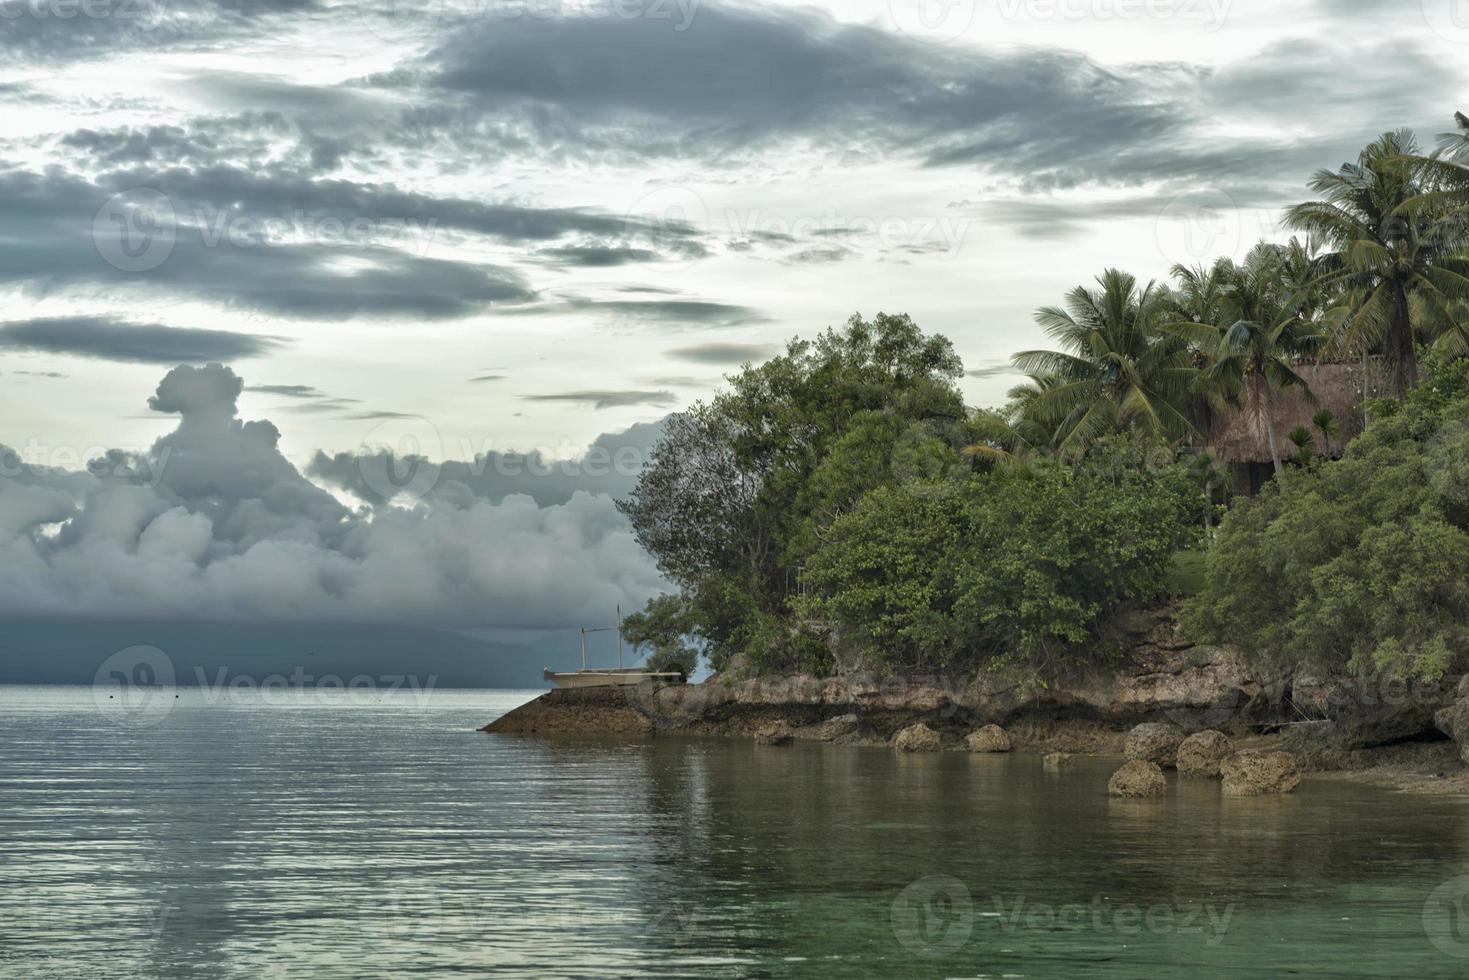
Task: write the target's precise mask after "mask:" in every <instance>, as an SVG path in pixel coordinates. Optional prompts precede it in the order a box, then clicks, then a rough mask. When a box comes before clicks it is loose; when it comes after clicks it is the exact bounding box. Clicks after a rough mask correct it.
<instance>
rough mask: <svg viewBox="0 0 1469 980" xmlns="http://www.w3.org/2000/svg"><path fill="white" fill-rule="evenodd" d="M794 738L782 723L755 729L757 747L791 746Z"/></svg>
mask: <svg viewBox="0 0 1469 980" xmlns="http://www.w3.org/2000/svg"><path fill="white" fill-rule="evenodd" d="M792 737H793V736H792V735H791V730H790V728H789V727H788V726H786V725H785V724H782V723H780V722H777V723H775V724H773V725H761V726H760V727H759V728H757V729H755V744H756V745H789V744H790V741H791V738H792Z"/></svg>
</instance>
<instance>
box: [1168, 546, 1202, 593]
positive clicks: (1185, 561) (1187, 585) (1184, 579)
mask: <svg viewBox="0 0 1469 980" xmlns="http://www.w3.org/2000/svg"><path fill="white" fill-rule="evenodd" d="M1203 588H1204V552H1202V551H1180V552H1179V553H1178V554H1176V555H1174V556H1173V560H1172V561H1171V562H1169V564H1168V576H1167V578H1166V580H1165V581H1164V590H1165V591H1166V592H1167V593H1168V594H1169V595H1170V596H1189V595H1195V594H1197V593H1198V592H1200V591H1202V590H1203Z"/></svg>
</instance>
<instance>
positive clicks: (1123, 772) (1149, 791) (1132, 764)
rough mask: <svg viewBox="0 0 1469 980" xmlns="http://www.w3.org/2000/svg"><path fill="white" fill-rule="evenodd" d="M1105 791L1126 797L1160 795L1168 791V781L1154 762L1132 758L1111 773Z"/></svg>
mask: <svg viewBox="0 0 1469 980" xmlns="http://www.w3.org/2000/svg"><path fill="white" fill-rule="evenodd" d="M1107 792H1108V794H1110V795H1112V796H1121V797H1126V798H1139V797H1144V796H1162V795H1163V794H1164V793H1166V792H1168V781H1167V780H1166V779H1164V778H1163V770H1162V769H1160V768H1159V767H1158V765H1157V764H1156V763H1153V762H1148V761H1147V760H1146V759H1132V760H1130V761H1128V762H1126V763H1124V764H1123V766H1122V768H1121V769H1118V770H1117V771H1116V772H1114V773H1113V774H1112V778H1111V779H1109V780H1108V781H1107Z"/></svg>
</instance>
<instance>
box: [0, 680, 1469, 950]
mask: <svg viewBox="0 0 1469 980" xmlns="http://www.w3.org/2000/svg"><path fill="white" fill-rule="evenodd" d="M518 697H519V696H517V695H509V694H497V693H493V692H471V693H460V692H435V693H434V694H433V696H432V697H430V698H427V699H426V700H425V699H417V700H414V699H406V698H405V699H400V700H395V699H393V698H380V699H375V700H374V701H372V702H371V703H367V704H354V705H349V706H341V705H335V704H329V705H322V704H316V705H311V704H301V705H294V706H282V705H279V704H277V705H273V706H267V705H258V704H257V705H253V706H252V705H250V704H248V703H231V704H204V703H194V702H191V701H190V700H189V699H188V698H183V699H181V701H180V704H179V705H178V706H177V707H176V708H175V709H174V710H173V711H172V712H171V713H170V715H169V717H168V718H167V719H166V720H165V722H164V723H163V724H162V725H161V726H159V727H158V728H156V729H142V730H128V729H122V728H119V727H118V726H116V725H114V724H112V723H111V722H109V721H108V719H106V718H105V717H103V716H102V715H101V713H100V712H98V711H97V709H96V708H95V706H94V705H93V704H92V703H91V700H90V697H89V694H88V692H86V691H81V692H77V691H69V690H58V689H48V690H44V691H37V690H35V689H31V690H23V689H3V690H0V738H3V739H4V742H5V745H6V747H7V750H6V752H5V753H4V755H3V756H0V803H3V806H0V833H3V835H4V838H3V839H4V840H5V841H6V847H5V848H4V850H3V851H0V974H4V975H20V976H48V975H49V976H95V975H106V976H124V975H125V976H140V977H159V978H164V977H166V978H173V977H185V976H201V975H205V976H212V977H242V978H243V977H260V976H275V975H279V976H286V975H289V976H301V975H309V976H313V977H349V976H350V977H356V976H363V975H381V976H401V975H405V974H409V973H414V972H436V973H445V974H450V975H453V974H462V975H472V976H481V975H484V974H485V973H486V972H491V971H493V972H495V973H497V974H500V975H512V976H514V975H521V976H543V975H584V976H590V975H596V976H603V975H609V974H624V975H625V974H639V975H649V974H655V975H656V974H663V975H677V976H732V975H740V976H821V977H830V976H871V975H874V974H889V975H904V976H925V975H933V976H975V975H981V974H986V973H990V974H1000V973H1007V974H1013V975H1030V976H1054V975H1058V974H1066V973H1072V972H1076V971H1078V970H1082V969H1084V970H1085V971H1086V972H1087V973H1088V974H1090V975H1094V976H1119V977H1120V976H1136V975H1139V974H1140V973H1148V974H1150V975H1164V976H1166V975H1177V976H1184V975H1189V976H1196V975H1198V974H1199V973H1201V972H1202V973H1205V974H1207V973H1209V972H1210V971H1211V970H1224V969H1226V968H1228V969H1229V970H1230V971H1231V972H1232V973H1235V974H1239V975H1251V974H1252V973H1253V974H1256V975H1262V976H1267V975H1268V976H1275V975H1280V974H1282V973H1285V972H1287V971H1289V970H1298V971H1301V972H1306V973H1310V974H1311V975H1333V974H1335V975H1342V976H1360V975H1374V974H1375V975H1381V976H1394V975H1402V974H1404V973H1412V974H1414V975H1416V976H1457V975H1460V973H1461V972H1462V968H1463V967H1464V966H1466V964H1469V959H1466V958H1460V957H1458V956H1457V955H1456V954H1457V952H1459V951H1460V946H1459V945H1458V941H1457V939H1456V938H1455V936H1456V934H1455V933H1454V932H1453V928H1452V926H1453V923H1452V922H1451V921H1449V920H1447V919H1445V920H1444V921H1445V922H1446V923H1447V925H1445V926H1444V927H1443V928H1438V927H1437V925H1435V923H1438V919H1437V918H1434V916H1439V909H1438V907H1437V906H1433V907H1429V905H1428V904H1427V903H1429V902H1430V896H1432V895H1435V894H1439V899H1437V901H1439V903H1440V904H1441V905H1443V907H1444V908H1446V909H1449V910H1450V911H1453V910H1454V909H1457V908H1458V907H1459V906H1456V905H1454V903H1453V902H1452V901H1448V902H1447V904H1445V903H1444V900H1443V898H1442V894H1441V893H1442V889H1441V888H1440V889H1439V892H1438V893H1436V892H1435V889H1436V888H1439V886H1441V885H1442V884H1443V883H1444V882H1445V881H1446V880H1452V879H1453V876H1455V875H1458V874H1462V873H1464V872H1466V871H1469V819H1466V812H1465V810H1464V808H1463V807H1462V806H1461V805H1460V803H1459V801H1454V800H1419V799H1412V798H1408V797H1401V796H1392V795H1388V794H1384V793H1379V792H1375V791H1369V790H1364V789H1362V788H1359V787H1355V786H1352V785H1349V784H1334V783H1320V782H1316V783H1307V784H1306V785H1305V786H1303V787H1302V789H1301V791H1299V792H1298V793H1296V794H1293V795H1291V796H1287V797H1262V798H1245V799H1225V798H1223V797H1221V795H1220V793H1219V786H1218V784H1217V783H1216V782H1211V781H1170V788H1169V795H1168V797H1167V798H1166V799H1162V800H1139V801H1119V800H1112V799H1109V798H1108V797H1107V795H1106V782H1107V777H1108V775H1109V774H1110V772H1111V770H1112V768H1113V767H1114V763H1113V762H1110V761H1108V760H1098V759H1088V758H1079V759H1077V760H1076V761H1075V763H1074V764H1073V765H1072V766H1071V767H1069V768H1068V769H1066V770H1065V771H1064V772H1062V773H1059V774H1057V773H1051V772H1047V771H1045V770H1044V768H1043V767H1042V765H1041V761H1040V759H1039V757H1036V756H1028V755H1023V754H1014V755H1010V756H988V755H986V756H970V755H967V754H963V753H943V754H938V755H917V756H911V755H901V754H897V753H893V752H890V751H887V750H884V749H872V748H851V747H839V746H830V745H817V744H807V743H798V744H796V745H792V746H787V747H770V746H756V745H753V744H750V743H748V742H744V741H718V740H701V739H670V738H663V739H622V740H612V741H603V740H595V739H585V738H583V739H536V738H515V737H492V736H486V735H483V734H480V733H478V732H476V731H474V729H475V728H477V727H478V726H479V725H482V724H483V723H484V722H485V721H486V720H488V718H490V717H492V716H493V715H494V714H495V713H497V712H499V711H502V710H505V709H506V708H508V707H509V706H511V705H513V704H514V703H515V702H516V700H517V699H518ZM1450 898H1452V896H1450ZM1425 916H1427V918H1425ZM1440 917H1441V916H1440ZM1425 922H1427V923H1428V924H1429V926H1432V927H1433V928H1432V929H1429V930H1428V932H1425V928H1426V927H1425ZM1434 929H1436V930H1437V931H1434ZM1430 933H1431V935H1430ZM1463 952H1465V954H1466V956H1469V946H1466V947H1465V948H1464V949H1463Z"/></svg>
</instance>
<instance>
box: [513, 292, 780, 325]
mask: <svg viewBox="0 0 1469 980" xmlns="http://www.w3.org/2000/svg"><path fill="white" fill-rule="evenodd" d="M513 312H515V313H517V314H520V313H524V314H526V315H545V314H558V313H593V314H601V315H604V316H607V317H610V318H612V319H616V320H632V321H638V322H643V323H658V324H665V325H666V324H672V325H682V326H690V327H737V326H742V325H745V324H750V323H762V322H764V321H765V320H766V319H767V317H766V316H765V315H764V314H762V313H761V312H760V311H759V310H756V309H754V308H753V307H749V306H742V305H739V304H736V303H714V302H710V301H707V300H693V299H650V300H590V299H580V298H572V299H566V300H562V301H559V302H555V303H550V304H547V305H545V306H535V307H531V306H528V307H525V308H523V309H521V310H515V311H513Z"/></svg>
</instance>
